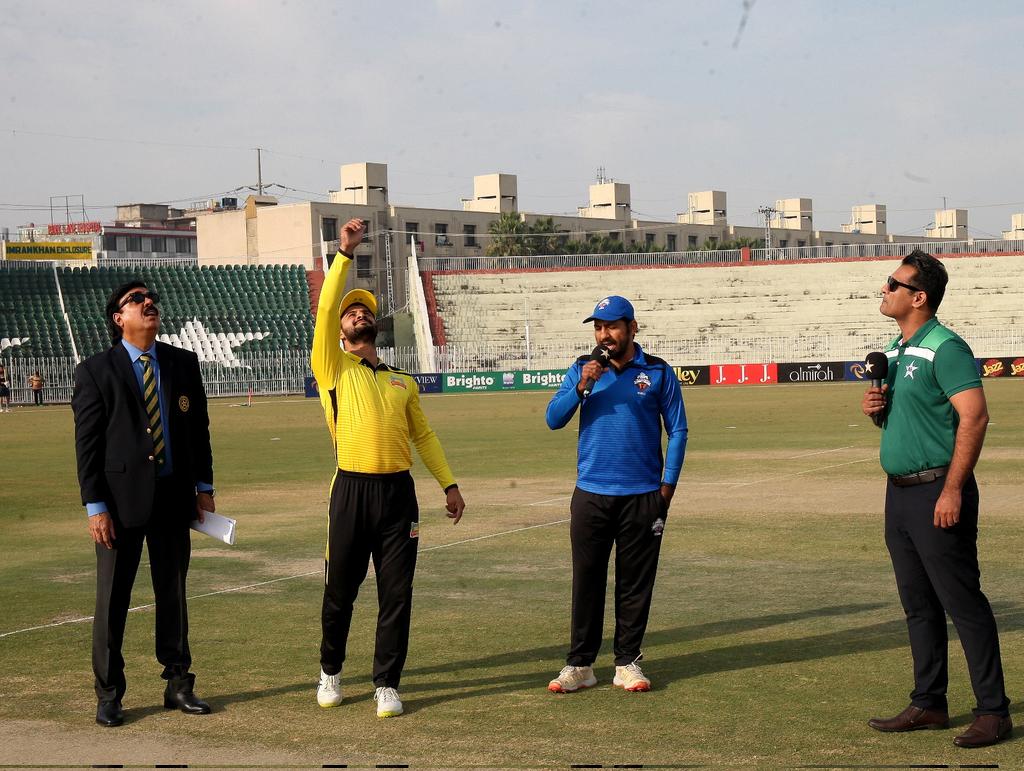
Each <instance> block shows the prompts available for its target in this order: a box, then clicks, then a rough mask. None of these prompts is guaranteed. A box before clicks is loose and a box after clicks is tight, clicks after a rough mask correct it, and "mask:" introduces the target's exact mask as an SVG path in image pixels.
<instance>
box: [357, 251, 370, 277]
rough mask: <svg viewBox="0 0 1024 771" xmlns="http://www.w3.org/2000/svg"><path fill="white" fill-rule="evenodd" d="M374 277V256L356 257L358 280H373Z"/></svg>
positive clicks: (361, 255) (358, 255)
mask: <svg viewBox="0 0 1024 771" xmlns="http://www.w3.org/2000/svg"><path fill="white" fill-rule="evenodd" d="M372 276H373V256H372V255H369V254H357V255H356V278H371V277H372Z"/></svg>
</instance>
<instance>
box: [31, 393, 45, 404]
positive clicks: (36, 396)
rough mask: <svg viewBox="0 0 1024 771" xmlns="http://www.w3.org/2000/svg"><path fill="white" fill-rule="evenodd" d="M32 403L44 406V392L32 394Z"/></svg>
mask: <svg viewBox="0 0 1024 771" xmlns="http://www.w3.org/2000/svg"><path fill="white" fill-rule="evenodd" d="M32 401H33V402H34V403H35V404H42V403H43V392H42V391H33V392H32Z"/></svg>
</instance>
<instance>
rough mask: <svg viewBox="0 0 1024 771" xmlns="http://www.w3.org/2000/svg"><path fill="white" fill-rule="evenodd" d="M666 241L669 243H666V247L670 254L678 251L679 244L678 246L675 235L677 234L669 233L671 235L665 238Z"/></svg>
mask: <svg viewBox="0 0 1024 771" xmlns="http://www.w3.org/2000/svg"><path fill="white" fill-rule="evenodd" d="M665 240H666V242H667V243H666V245H667V247H668V250H669V251H670V252H674V251H676V246H677V244H676V234H675V233H669V234H667V235H666V236H665Z"/></svg>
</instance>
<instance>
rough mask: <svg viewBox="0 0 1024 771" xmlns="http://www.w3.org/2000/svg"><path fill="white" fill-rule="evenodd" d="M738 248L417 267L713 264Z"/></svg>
mask: <svg viewBox="0 0 1024 771" xmlns="http://www.w3.org/2000/svg"><path fill="white" fill-rule="evenodd" d="M741 255H742V253H741V252H740V250H739V249H719V250H717V251H704V252H628V253H625V254H530V255H519V256H509V257H470V256H466V257H422V258H420V259H419V261H418V265H419V268H420V270H425V271H438V270H455V271H460V270H530V269H532V270H538V269H544V268H566V269H572V268H606V267H614V266H620V265H630V266H637V267H644V266H659V265H711V264H714V265H717V264H719V263H738V262H740V259H741Z"/></svg>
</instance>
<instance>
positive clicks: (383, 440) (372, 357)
mask: <svg viewBox="0 0 1024 771" xmlns="http://www.w3.org/2000/svg"><path fill="white" fill-rule="evenodd" d="M362 238H363V223H362V220H358V219H353V220H350V221H349V222H347V223H346V224H345V226H344V227H343V228H342V229H341V244H340V247H341V248H340V250H339V252H338V254H337V256H335V258H334V263H333V264H332V265H331V267H330V270H328V272H327V277H326V280H325V281H324V285H323V288H322V289H321V291H320V303H319V306H318V308H317V314H316V327H315V330H314V333H313V352H312V355H311V357H310V359H311V364H312V367H313V375H314V376H315V377H316V382H317V385H318V387H319V389H320V402H321V403H322V405H323V408H324V414H325V416H326V417H327V427H328V429H329V430H330V433H331V439H332V440H333V441H334V448H335V455H336V456H337V463H338V471H337V473H336V474H335V477H334V481H333V483H332V485H331V503H330V514H329V518H330V520H329V521H330V524H329V527H328V535H327V554H326V558H325V562H326V565H325V586H324V601H323V610H322V616H321V623H322V626H323V638H322V642H321V644H320V687H319V688H318V689H317V702H318V703H319V704H320V706H321V707H334V706H337V705H338V704H341V699H342V695H341V667H342V664H343V663H344V661H345V645H346V642H347V640H348V631H349V625H350V624H351V622H352V605H353V603H354V602H355V599H356V595H357V594H358V592H359V586H360V584H362V582H363V579H364V578H366V570H367V564H368V561H369V559H370V558H371V557H372V558H373V569H374V573H375V575H376V578H377V604H378V614H377V640H376V646H375V649H374V654H373V684H374V687H375V689H376V690H375V692H374V699H375V700H376V703H377V716H378V717H394V716H396V715H401V714H402V701H401V698H400V696H399V693H398V685H399V681H400V679H401V677H402V667H403V666H404V665H405V657H406V654H407V652H408V650H409V619H410V616H411V614H412V579H413V573H414V572H415V570H416V546H417V543H418V538H419V508H418V506H417V503H416V491H415V488H414V487H413V480H412V476H410V474H409V468H410V467H411V466H412V451H411V449H410V446H409V443H410V440H411V442H412V444H414V445H416V451H417V452H418V453H419V455H420V458H422V459H423V463H424V464H425V465H426V467H427V468H428V469H429V470H430V473H431V474H433V475H434V478H435V479H436V480H437V482H438V484H439V485H440V486H441V487H442V488H443V490H444V492H445V495H446V496H447V501H446V505H445V508H446V509H447V510H448V517H449V518H451V519H452V520H454V524H457V523H458V521H459V520H460V519H461V518H462V511H463V509H465V507H466V504H465V502H464V501H463V500H462V494H461V493H460V492H459V487H458V485H457V484H456V483H455V478H454V477H453V476H452V472H451V469H449V468H448V461H447V460H445V456H444V450H442V449H441V443H440V442H439V441H438V439H437V436H436V435H435V434H434V432H433V430H432V429H431V428H430V425H429V424H428V423H427V419H426V417H425V416H424V414H423V410H422V409H421V407H420V399H419V388H418V387H417V385H416V381H415V380H414V379H413V378H412V376H411V375H408V374H406V373H405V372H401V371H399V370H396V369H393V368H391V367H389V366H388V365H387V364H385V363H384V362H382V361H380V360H379V359H378V358H377V348H376V345H375V343H376V339H377V325H376V316H377V301H376V299H375V298H374V296H373V295H372V294H371V293H370V292H368V291H366V290H365V289H353V290H352V291H350V292H349V293H348V294H345V295H344V296H342V292H343V290H344V287H345V279H346V277H347V276H348V271H349V268H351V267H352V255H353V253H354V252H355V248H356V247H357V246H358V245H359V243H360V242H361V241H362ZM342 337H343V338H344V344H345V348H344V350H342V347H341V342H340V340H339V338H342Z"/></svg>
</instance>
